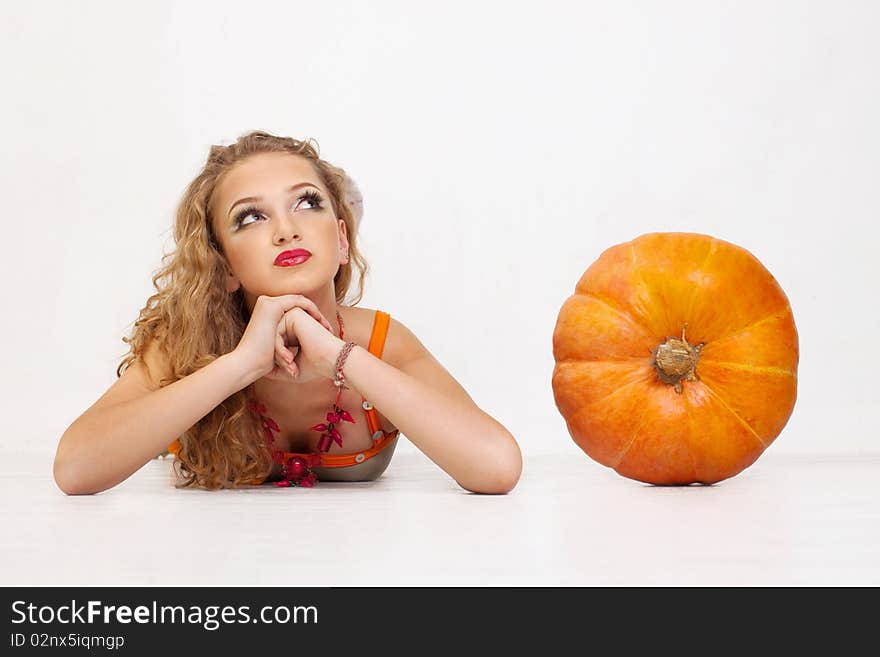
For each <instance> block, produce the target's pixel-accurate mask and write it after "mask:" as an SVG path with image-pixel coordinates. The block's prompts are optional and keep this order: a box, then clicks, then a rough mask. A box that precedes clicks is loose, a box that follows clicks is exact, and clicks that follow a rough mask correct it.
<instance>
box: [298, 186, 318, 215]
mask: <svg viewBox="0 0 880 657" xmlns="http://www.w3.org/2000/svg"><path fill="white" fill-rule="evenodd" d="M323 200H324V199H323V198H321V195H320V194H318V192H316V191H315V190H314V189H310V190H308V191H307V192H304V193H303V194H302V195H301V196H300V197H299V201H300V202H299V203H297V204H296V205H297V207H299V206H300V205H301V204H302V203H308V204H309V205H310V206H311V207H310V208H308V209H309V210H319V209H320V208H321V201H323Z"/></svg>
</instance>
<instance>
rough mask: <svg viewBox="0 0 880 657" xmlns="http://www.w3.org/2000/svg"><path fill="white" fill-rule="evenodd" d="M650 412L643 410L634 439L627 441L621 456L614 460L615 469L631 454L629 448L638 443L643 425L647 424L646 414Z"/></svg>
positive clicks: (613, 466) (613, 467)
mask: <svg viewBox="0 0 880 657" xmlns="http://www.w3.org/2000/svg"><path fill="white" fill-rule="evenodd" d="M647 414H648V409H647V408H645V410H643V411H642V417H641V418H639V426H638V427H637V428H636V430H635V433H633V437H632V439H631V440H630V441H629V443H627V445H626V447H624V448H623V449H622V450H620V457H619V458H618V459H617V460H616V461H615V462H614V465H612V466H611V468H612V469H613V470H617V468H618V467H620V464H621V463H623V459H625V458H626V455H627V454H629V450H631V449H632V446H633V445H635V444H636V438H638V437H639V435H640V434H641V433H642V427H643V426H645V416H646V415H647Z"/></svg>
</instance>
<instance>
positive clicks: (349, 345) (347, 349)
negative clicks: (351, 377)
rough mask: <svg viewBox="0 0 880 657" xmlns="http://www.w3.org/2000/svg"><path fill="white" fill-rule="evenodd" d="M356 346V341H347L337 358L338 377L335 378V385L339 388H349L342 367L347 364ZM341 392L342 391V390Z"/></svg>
mask: <svg viewBox="0 0 880 657" xmlns="http://www.w3.org/2000/svg"><path fill="white" fill-rule="evenodd" d="M355 346H356V345H355V343H354V342H346V343H345V346H344V347H343V348H342V349H341V350H340V352H339V356H337V358H336V377H335V378H334V379H333V385H335V386H336V387H337V388H345V389H346V390H348V386H347V385H345V374H344V373H343V372H342V367H343V366H344V365H345V360H346V359H347V358H348V355H349V354H350V353H351V350H352V349H354V348H355ZM340 392H342V391H341V390H340Z"/></svg>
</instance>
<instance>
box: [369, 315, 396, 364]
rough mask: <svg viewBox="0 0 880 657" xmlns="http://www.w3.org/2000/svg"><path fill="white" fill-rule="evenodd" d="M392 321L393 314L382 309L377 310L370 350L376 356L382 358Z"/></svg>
mask: <svg viewBox="0 0 880 657" xmlns="http://www.w3.org/2000/svg"><path fill="white" fill-rule="evenodd" d="M390 323H391V315H389V314H388V313H386V312H383V311H381V310H377V311H376V315H375V317H374V318H373V333H372V334H371V335H370V344H369V346H368V347H367V348H368V350H369V352H370V353H371V354H373V355H374V356H375V357H376V358H382V351H383V349H384V348H385V337H386V336H387V335H388V326H389V325H390Z"/></svg>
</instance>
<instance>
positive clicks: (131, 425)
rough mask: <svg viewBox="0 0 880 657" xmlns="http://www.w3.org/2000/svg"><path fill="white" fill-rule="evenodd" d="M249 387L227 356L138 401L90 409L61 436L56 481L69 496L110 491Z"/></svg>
mask: <svg viewBox="0 0 880 657" xmlns="http://www.w3.org/2000/svg"><path fill="white" fill-rule="evenodd" d="M248 383H250V381H249V374H248V373H247V372H246V371H245V370H244V369H243V368H242V366H241V365H240V364H239V362H238V360H237V358H235V357H234V356H233V354H227V355H225V356H221V357H220V358H218V359H217V360H215V361H214V362H212V363H210V364H209V365H206V366H205V367H203V368H201V369H200V370H198V371H196V372H193V373H192V374H190V375H189V376H185V377H183V378H182V379H179V380H177V381H175V382H174V383H171V384H169V385H167V386H165V387H164V388H159V389H158V390H155V391H153V392H149V393H147V394H145V395H143V396H141V397H138V398H137V399H132V400H130V401H126V402H122V403H119V404H116V405H113V406H110V407H108V408H103V409H100V410H98V411H95V412H90V411H86V412H85V413H83V415H82V416H80V417H79V418H78V419H77V420H76V421H75V422H74V423H73V424H71V425H70V427H68V429H67V430H66V431H65V432H64V435H63V436H62V437H61V440H60V442H59V445H58V452H57V454H56V456H55V481H56V482H57V483H58V486H59V487H60V488H61V489H62V490H63V491H64V492H65V493H68V494H90V493H97V492H100V491H102V490H107V489H108V488H112V487H113V486H115V485H117V484H119V483H120V482H122V481H124V480H125V479H127V478H128V477H129V476H131V475H132V474H133V473H134V472H136V471H137V470H139V469H140V468H141V467H143V466H144V465H145V464H146V463H147V462H148V461H150V459H152V458H155V457H156V455H157V454H160V453H161V452H162V450H164V449H165V448H166V447H167V446H168V445H169V444H170V443H171V442H172V441H173V440H174V439H175V438H176V437H178V436H179V435H181V434H182V433H184V432H185V431H186V430H187V429H189V428H190V427H192V426H193V425H194V424H195V423H196V422H198V421H199V420H200V419H202V418H203V417H204V416H205V415H207V414H208V413H209V412H210V411H211V410H213V409H214V408H215V407H216V406H217V405H219V404H220V403H221V402H222V401H223V400H225V399H226V398H227V397H229V396H230V395H232V394H233V393H235V392H237V391H238V390H241V389H242V388H243V387H245V386H246V385H248Z"/></svg>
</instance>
